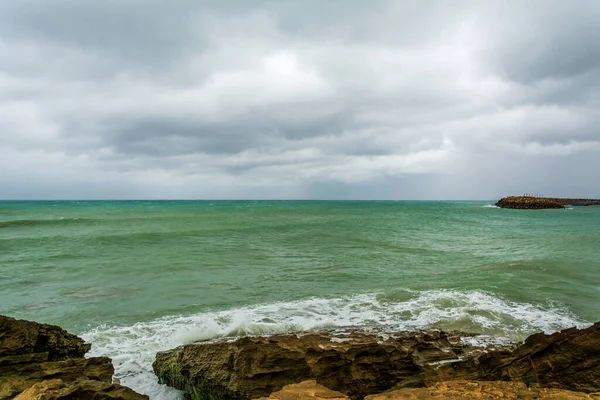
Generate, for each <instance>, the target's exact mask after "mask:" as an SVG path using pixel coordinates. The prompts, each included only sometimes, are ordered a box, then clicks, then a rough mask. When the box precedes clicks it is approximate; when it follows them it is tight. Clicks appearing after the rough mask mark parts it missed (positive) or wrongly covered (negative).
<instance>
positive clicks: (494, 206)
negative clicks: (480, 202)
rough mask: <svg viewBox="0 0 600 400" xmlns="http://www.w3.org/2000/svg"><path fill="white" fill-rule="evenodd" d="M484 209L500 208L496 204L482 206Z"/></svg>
mask: <svg viewBox="0 0 600 400" xmlns="http://www.w3.org/2000/svg"><path fill="white" fill-rule="evenodd" d="M481 207H482V208H500V207H498V206H497V205H495V204H486V205H485V206H481Z"/></svg>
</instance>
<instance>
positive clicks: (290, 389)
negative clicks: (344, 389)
mask: <svg viewBox="0 0 600 400" xmlns="http://www.w3.org/2000/svg"><path fill="white" fill-rule="evenodd" d="M319 399H327V400H348V399H349V397H348V396H346V395H344V394H342V393H340V392H336V391H333V390H331V389H327V388H326V387H325V386H322V385H319V384H318V383H317V381H304V382H300V383H298V384H296V385H287V386H284V387H283V389H281V390H280V391H279V392H275V393H271V395H270V396H269V397H263V398H262V399H257V400H319Z"/></svg>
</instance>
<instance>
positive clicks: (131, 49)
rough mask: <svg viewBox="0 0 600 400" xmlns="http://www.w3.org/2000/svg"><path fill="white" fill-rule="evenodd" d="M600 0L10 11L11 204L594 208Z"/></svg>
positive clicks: (6, 59) (6, 58) (5, 183)
mask: <svg viewBox="0 0 600 400" xmlns="http://www.w3.org/2000/svg"><path fill="white" fill-rule="evenodd" d="M598 37H600V3H598V4H597V3H596V2H590V1H585V0H581V1H571V2H564V1H546V0H539V1H523V2H503V1H487V2H481V1H457V2H445V1H444V2H442V1H373V2H364V1H345V2H322V1H302V2H299V1H267V0H262V1H246V0H239V1H223V2H208V1H204V2H203V1H191V0H190V1H183V0H180V1H172V2H163V1H156V0H146V1H141V0H140V1H134V0H124V1H120V2H112V1H67V0H57V1H52V2H48V1H42V0H39V1H33V0H20V1H18V2H12V1H4V2H0V198H34V199H39V198H77V199H85V198H117V199H122V198H123V199H124V198H282V199H287V198H316V199H357V198H364V199H470V198H473V199H493V198H496V197H498V196H502V195H506V194H513V193H522V192H525V191H528V192H534V191H535V192H541V193H546V194H547V195H557V196H560V195H572V196H599V197H600V183H599V182H600V179H599V175H598V172H597V171H599V170H600V132H599V130H598V126H600V124H599V122H600V112H599V111H598V110H600V42H599V41H598V40H597V38H598Z"/></svg>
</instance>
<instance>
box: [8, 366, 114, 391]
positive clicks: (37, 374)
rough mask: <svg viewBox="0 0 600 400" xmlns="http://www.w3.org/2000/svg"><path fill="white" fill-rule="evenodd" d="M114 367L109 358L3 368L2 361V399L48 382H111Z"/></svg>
mask: <svg viewBox="0 0 600 400" xmlns="http://www.w3.org/2000/svg"><path fill="white" fill-rule="evenodd" d="M113 373H114V367H113V365H112V363H111V361H110V358H108V357H94V358H76V359H71V360H64V361H49V362H33V363H17V364H9V365H2V360H1V359H0V399H10V398H12V397H13V396H15V395H17V394H18V393H21V392H22V391H23V390H25V389H27V388H28V387H30V386H32V385H34V384H35V383H37V382H41V381H44V380H47V379H55V378H56V379H62V380H64V381H67V382H72V381H75V380H78V379H82V378H83V379H92V380H98V381H105V382H110V381H111V379H112V375H113Z"/></svg>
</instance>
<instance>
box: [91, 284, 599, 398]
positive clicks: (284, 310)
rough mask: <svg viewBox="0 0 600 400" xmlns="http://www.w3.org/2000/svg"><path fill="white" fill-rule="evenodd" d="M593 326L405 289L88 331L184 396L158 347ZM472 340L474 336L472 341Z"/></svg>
mask: <svg viewBox="0 0 600 400" xmlns="http://www.w3.org/2000/svg"><path fill="white" fill-rule="evenodd" d="M586 325H588V323H587V322H586V321H583V320H581V319H578V318H577V317H575V316H573V315H572V314H571V313H569V312H568V311H567V310H564V309H561V308H559V307H553V306H551V305H547V306H540V305H533V304H528V303H517V302H512V301H508V300H505V299H502V298H500V297H497V296H496V295H494V294H491V293H487V292H482V291H457V290H434V291H423V292H415V291H400V292H397V293H395V294H392V295H383V294H377V293H370V294H361V295H354V296H348V297H343V298H332V299H327V298H311V299H306V300H300V301H293V302H280V303H273V304H262V305H255V306H248V307H243V308H238V309H232V310H226V311H215V312H205V313H199V314H194V315H187V316H169V317H163V318H159V319H156V320H153V321H149V322H140V323H136V324H134V325H130V326H99V327H96V328H94V329H91V330H90V331H88V332H85V333H83V334H82V335H81V336H82V337H83V338H84V339H85V340H86V341H88V342H91V343H92V344H93V346H92V351H91V352H90V353H89V354H88V355H89V356H100V355H104V356H109V357H111V358H112V359H113V363H114V365H115V369H116V376H117V377H118V378H119V379H120V380H121V382H122V383H123V384H124V385H127V386H130V387H132V388H133V389H135V390H137V391H139V392H141V393H145V394H147V395H149V396H150V397H151V398H153V399H165V400H174V399H181V398H183V397H182V393H181V392H179V391H176V390H174V389H171V388H168V387H166V386H164V385H159V384H158V382H157V380H156V377H155V376H154V374H153V373H152V367H151V365H152V362H153V361H154V356H155V354H156V353H157V352H158V351H162V350H167V349H171V348H174V347H177V346H180V345H182V344H186V343H192V342H195V341H203V340H210V339H216V338H221V337H236V336H243V335H259V334H271V333H278V332H290V331H299V330H324V329H330V328H335V327H357V328H359V329H368V330H375V331H387V332H394V331H405V330H409V331H410V330H418V329H424V328H440V329H446V330H451V329H455V330H461V331H466V332H473V333H480V334H483V335H486V336H485V337H482V340H484V341H485V342H487V343H489V338H490V337H492V338H494V337H495V338H498V340H501V341H505V340H506V339H507V338H508V339H511V340H522V339H524V338H525V337H527V336H528V335H530V334H532V333H535V332H539V331H544V332H547V333H549V332H554V331H557V330H560V329H563V328H566V327H571V326H586ZM470 340H471V339H470Z"/></svg>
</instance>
